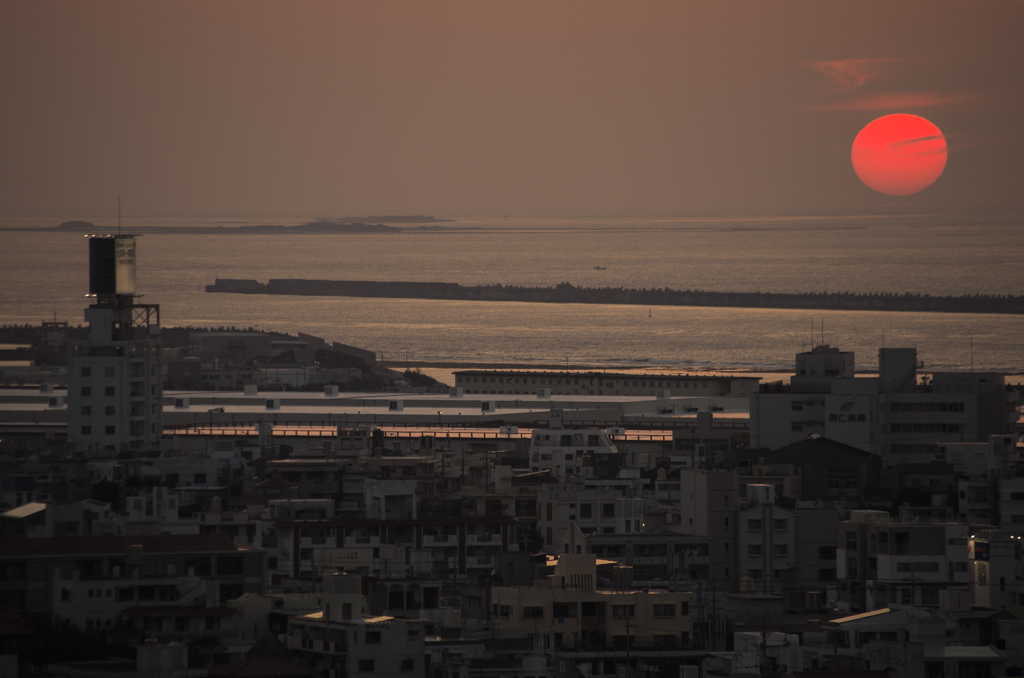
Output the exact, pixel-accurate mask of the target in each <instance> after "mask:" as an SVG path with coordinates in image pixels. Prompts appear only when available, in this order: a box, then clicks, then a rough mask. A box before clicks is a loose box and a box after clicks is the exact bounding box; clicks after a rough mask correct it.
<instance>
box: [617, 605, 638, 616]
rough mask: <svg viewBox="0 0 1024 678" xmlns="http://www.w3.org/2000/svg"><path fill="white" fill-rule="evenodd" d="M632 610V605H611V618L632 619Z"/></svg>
mask: <svg viewBox="0 0 1024 678" xmlns="http://www.w3.org/2000/svg"><path fill="white" fill-rule="evenodd" d="M634 609H635V608H634V606H633V605H612V617H613V618H614V619H627V618H632V617H633V613H634Z"/></svg>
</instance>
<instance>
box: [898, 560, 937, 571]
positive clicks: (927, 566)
mask: <svg viewBox="0 0 1024 678" xmlns="http://www.w3.org/2000/svg"><path fill="white" fill-rule="evenodd" d="M896 571H897V572H903V573H918V572H938V571H939V564H938V563H920V562H917V563H913V562H911V563H896Z"/></svg>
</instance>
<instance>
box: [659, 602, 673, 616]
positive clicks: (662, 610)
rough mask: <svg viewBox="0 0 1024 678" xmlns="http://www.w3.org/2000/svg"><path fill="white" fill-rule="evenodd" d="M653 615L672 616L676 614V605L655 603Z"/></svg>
mask: <svg viewBox="0 0 1024 678" xmlns="http://www.w3.org/2000/svg"><path fill="white" fill-rule="evenodd" d="M654 616H655V617H674V616H676V606H675V605H674V604H672V605H655V606H654Z"/></svg>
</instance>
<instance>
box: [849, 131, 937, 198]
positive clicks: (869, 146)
mask: <svg viewBox="0 0 1024 678" xmlns="http://www.w3.org/2000/svg"><path fill="white" fill-rule="evenodd" d="M850 159H851V160H852V161H853V170H854V171H855V172H856V173H857V176H858V177H860V180H861V181H863V182H864V184H865V185H867V186H868V188H873V189H875V190H876V191H878V192H880V193H885V194H887V195H911V194H913V193H917V192H918V191H921V190H924V189H926V188H928V187H929V186H931V185H932V184H933V183H935V180H936V179H938V178H939V176H941V175H942V170H943V169H945V168H946V138H945V137H943V136H942V132H941V131H940V130H939V128H938V127H936V126H935V125H933V124H932V123H930V122H928V121H927V120H925V119H924V118H921V117H919V116H916V115H908V114H906V113H896V114H894V115H885V116H882V117H881V118H878V119H877V120H874V121H872V122H870V123H868V125H867V127H865V128H864V129H862V130H861V131H860V134H858V135H857V138H856V139H854V140H853V150H852V151H851V153H850Z"/></svg>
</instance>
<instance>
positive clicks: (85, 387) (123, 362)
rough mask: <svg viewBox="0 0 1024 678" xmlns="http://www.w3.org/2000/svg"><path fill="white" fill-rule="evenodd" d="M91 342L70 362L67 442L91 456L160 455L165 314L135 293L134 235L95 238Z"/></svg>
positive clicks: (76, 348) (78, 345) (73, 350)
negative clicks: (155, 451) (162, 317)
mask: <svg viewBox="0 0 1024 678" xmlns="http://www.w3.org/2000/svg"><path fill="white" fill-rule="evenodd" d="M86 237H87V238H88V239H89V294H88V296H89V297H90V298H91V299H92V300H93V303H92V304H91V305H90V306H89V307H88V308H87V309H86V310H85V319H86V320H87V321H88V322H89V340H88V341H80V342H73V343H72V344H71V346H70V357H69V360H68V441H69V442H70V443H71V444H72V445H73V447H74V448H75V449H76V450H77V451H80V452H86V453H87V455H89V456H105V455H111V454H121V453H126V452H135V453H139V452H144V451H146V450H151V449H156V447H157V446H158V444H159V439H160V436H161V435H162V434H163V409H162V398H163V350H162V349H163V347H162V343H161V341H160V307H159V306H157V305H155V304H140V303H137V302H138V298H139V295H138V294H137V293H136V275H135V273H136V259H135V245H136V239H137V238H138V236H136V235H122V234H117V235H89V236H86Z"/></svg>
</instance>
